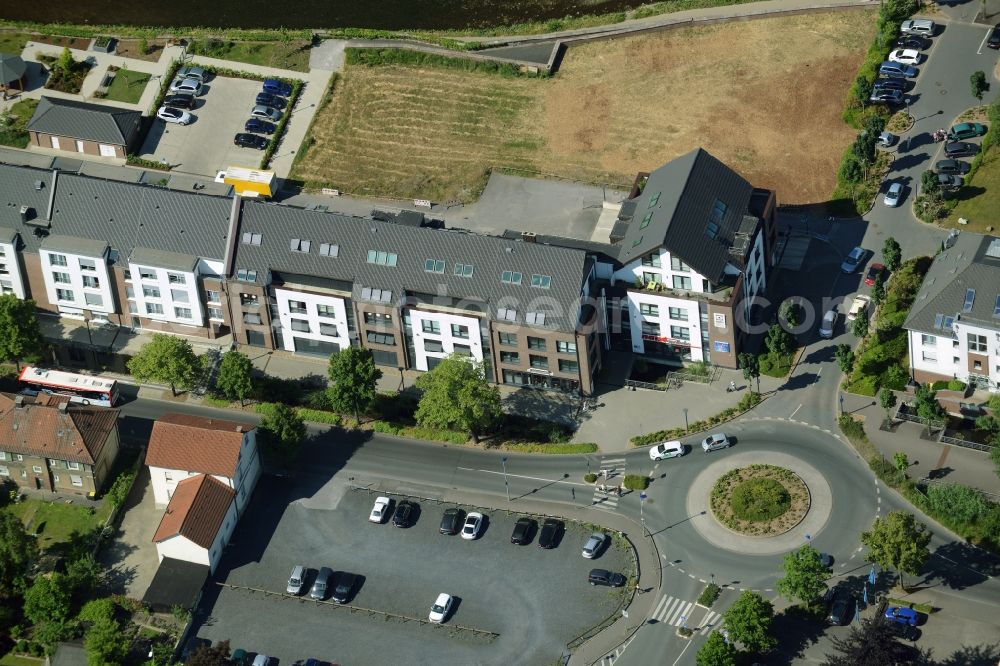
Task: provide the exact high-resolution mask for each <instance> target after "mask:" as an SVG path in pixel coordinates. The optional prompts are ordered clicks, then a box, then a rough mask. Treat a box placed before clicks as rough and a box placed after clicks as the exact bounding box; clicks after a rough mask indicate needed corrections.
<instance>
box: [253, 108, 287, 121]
mask: <svg viewBox="0 0 1000 666" xmlns="http://www.w3.org/2000/svg"><path fill="white" fill-rule="evenodd" d="M250 117H251V118H260V119H261V120H270V121H271V122H272V123H276V122H278V121H279V120H281V111H278V110H277V109H275V108H274V107H271V106H263V105H257V106H255V107H253V109H251V110H250Z"/></svg>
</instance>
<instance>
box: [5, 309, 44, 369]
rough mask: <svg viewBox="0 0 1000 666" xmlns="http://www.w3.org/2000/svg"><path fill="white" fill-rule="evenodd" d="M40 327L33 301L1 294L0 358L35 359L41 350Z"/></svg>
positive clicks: (19, 362)
mask: <svg viewBox="0 0 1000 666" xmlns="http://www.w3.org/2000/svg"><path fill="white" fill-rule="evenodd" d="M42 346H43V345H42V331H41V329H40V328H39V326H38V316H37V315H36V314H35V302H34V301H33V300H31V299H28V300H24V301H22V300H21V299H19V298H18V297H17V296H15V295H14V294H4V295H2V296H0V361H13V362H14V363H16V364H17V369H18V370H20V369H21V360H22V359H23V360H26V361H36V360H38V359H39V358H41V354H42Z"/></svg>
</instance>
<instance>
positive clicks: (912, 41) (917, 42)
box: [896, 35, 928, 51]
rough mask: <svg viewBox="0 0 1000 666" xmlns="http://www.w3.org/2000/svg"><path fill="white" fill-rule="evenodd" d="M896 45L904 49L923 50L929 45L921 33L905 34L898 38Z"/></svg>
mask: <svg viewBox="0 0 1000 666" xmlns="http://www.w3.org/2000/svg"><path fill="white" fill-rule="evenodd" d="M896 46H898V47H901V48H904V49H917V50H918V51H923V50H924V49H926V48H927V47H928V44H927V40H925V39H924V38H923V37H921V36H920V35H903V36H902V37H900V38H899V39H897V40H896Z"/></svg>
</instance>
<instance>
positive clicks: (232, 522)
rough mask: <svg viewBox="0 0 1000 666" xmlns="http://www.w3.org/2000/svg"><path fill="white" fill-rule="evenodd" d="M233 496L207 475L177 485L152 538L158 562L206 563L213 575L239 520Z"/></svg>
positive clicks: (233, 492)
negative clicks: (169, 560) (166, 560)
mask: <svg viewBox="0 0 1000 666" xmlns="http://www.w3.org/2000/svg"><path fill="white" fill-rule="evenodd" d="M235 497H236V493H235V491H234V490H233V489H232V488H231V487H230V486H228V485H227V484H226V483H224V482H222V481H219V480H218V479H216V478H215V477H214V476H210V475H207V474H196V475H195V476H191V477H188V478H186V479H183V480H181V481H180V482H178V483H177V484H176V485H175V486H174V488H173V490H172V492H171V497H170V503H169V504H167V510H166V512H165V513H164V514H163V518H162V519H161V520H160V525H159V527H157V528H156V534H154V535H153V542H154V543H155V544H156V553H157V555H158V556H159V559H160V561H161V562H162V561H163V558H165V557H169V558H172V559H175V560H185V561H187V562H194V563H197V564H205V565H207V566H208V567H209V569H211V571H212V572H213V573H214V572H215V567H216V565H218V563H219V559H220V558H221V557H222V551H223V550H224V549H225V547H226V544H227V543H229V537H230V536H232V533H233V530H234V529H235V528H236V523H237V521H239V515H238V514H237V511H236V502H234V501H233V500H234V499H235Z"/></svg>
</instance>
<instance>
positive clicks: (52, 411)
mask: <svg viewBox="0 0 1000 666" xmlns="http://www.w3.org/2000/svg"><path fill="white" fill-rule="evenodd" d="M118 447H119V439H118V410H117V409H109V408H106V407H94V406H88V405H81V404H77V403H73V402H69V400H68V399H67V398H65V397H63V396H49V395H45V394H40V395H38V396H36V397H31V396H24V395H12V394H5V393H0V478H9V479H10V480H11V481H13V482H15V483H16V484H18V485H19V486H21V487H24V488H33V489H35V490H49V491H52V492H62V493H75V494H78V495H89V496H94V495H96V494H97V493H98V492H99V491H100V490H101V489H102V488H103V487H104V484H105V483H106V482H107V481H108V477H109V476H110V474H111V470H112V468H113V467H114V464H115V458H117V456H118Z"/></svg>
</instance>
